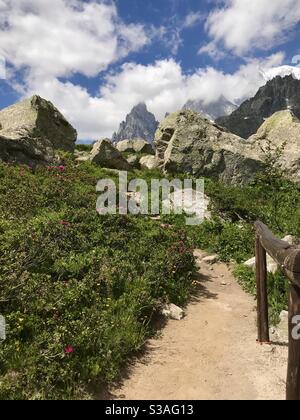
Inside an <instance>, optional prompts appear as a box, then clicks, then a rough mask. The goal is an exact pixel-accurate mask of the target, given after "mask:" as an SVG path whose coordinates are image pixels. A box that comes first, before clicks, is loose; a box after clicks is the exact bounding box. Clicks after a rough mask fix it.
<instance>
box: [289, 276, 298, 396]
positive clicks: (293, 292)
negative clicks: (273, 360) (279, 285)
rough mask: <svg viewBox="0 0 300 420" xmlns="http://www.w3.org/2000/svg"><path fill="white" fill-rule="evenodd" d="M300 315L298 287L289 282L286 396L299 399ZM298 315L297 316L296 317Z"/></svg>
mask: <svg viewBox="0 0 300 420" xmlns="http://www.w3.org/2000/svg"><path fill="white" fill-rule="evenodd" d="M299 316H300V287H298V286H294V285H293V284H290V296H289V362H288V374H287V390H286V398H287V400H288V401H300V334H299V333H300V329H299V328H298V329H297V328H296V327H297V322H299ZM297 317H298V318H297Z"/></svg>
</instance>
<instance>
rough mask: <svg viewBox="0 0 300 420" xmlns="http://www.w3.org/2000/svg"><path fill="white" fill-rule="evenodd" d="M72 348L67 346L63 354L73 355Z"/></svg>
mask: <svg viewBox="0 0 300 420" xmlns="http://www.w3.org/2000/svg"><path fill="white" fill-rule="evenodd" d="M74 351H75V350H74V347H72V346H67V347H66V348H65V354H73V353H74Z"/></svg>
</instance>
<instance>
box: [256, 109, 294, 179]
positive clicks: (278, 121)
mask: <svg viewBox="0 0 300 420" xmlns="http://www.w3.org/2000/svg"><path fill="white" fill-rule="evenodd" d="M249 142H250V143H252V144H253V145H254V147H256V149H259V150H261V149H264V150H268V148H269V146H270V147H271V149H273V150H276V149H279V150H280V149H281V148H282V153H281V154H280V155H279V156H278V161H277V163H278V165H280V166H281V168H282V169H283V170H284V172H285V174H286V176H287V177H288V178H290V179H291V180H293V181H296V182H300V120H299V119H298V118H297V117H296V116H295V115H294V114H293V112H292V111H290V110H285V111H280V112H277V113H275V114H273V115H272V117H270V118H268V119H267V120H266V121H265V122H264V124H263V125H262V126H261V127H260V128H259V130H258V132H257V133H256V134H254V135H253V136H252V137H250V139H249ZM283 146H284V147H283ZM262 157H263V155H262Z"/></svg>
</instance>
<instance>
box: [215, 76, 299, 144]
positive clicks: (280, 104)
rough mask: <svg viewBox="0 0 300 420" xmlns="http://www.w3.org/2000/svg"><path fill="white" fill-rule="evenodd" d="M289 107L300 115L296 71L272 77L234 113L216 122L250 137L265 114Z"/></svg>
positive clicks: (262, 121)
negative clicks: (284, 75) (293, 73)
mask: <svg viewBox="0 0 300 420" xmlns="http://www.w3.org/2000/svg"><path fill="white" fill-rule="evenodd" d="M286 109H289V110H291V111H293V113H294V114H295V115H296V116H297V117H298V118H300V80H298V79H296V78H295V77H294V76H293V75H289V76H286V77H280V76H277V77H275V78H274V79H272V80H270V81H269V82H268V83H267V84H266V85H265V86H263V87H262V88H260V89H259V91H258V92H257V94H256V95H255V97H254V98H251V99H249V100H247V101H246V102H244V103H243V104H242V105H241V106H240V107H239V108H238V109H237V110H236V111H234V112H233V113H232V114H231V115H229V116H225V117H222V118H218V119H217V120H216V123H217V124H218V125H221V126H223V127H225V128H227V129H228V130H229V131H231V132H232V133H234V134H237V135H238V136H240V137H243V138H245V139H247V138H248V137H250V136H251V135H252V134H254V133H256V132H257V130H258V129H259V127H260V126H261V125H262V124H263V123H264V121H265V119H266V118H269V117H270V116H272V115H273V114H274V113H275V112H278V111H283V110H286Z"/></svg>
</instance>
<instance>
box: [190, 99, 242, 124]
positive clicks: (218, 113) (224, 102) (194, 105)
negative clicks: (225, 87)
mask: <svg viewBox="0 0 300 420" xmlns="http://www.w3.org/2000/svg"><path fill="white" fill-rule="evenodd" d="M183 109H184V110H188V109H190V110H191V111H195V112H198V113H199V114H201V115H202V116H203V117H204V118H207V119H208V120H211V121H215V120H216V119H217V118H219V117H222V116H224V115H230V114H231V113H232V112H233V111H235V110H236V109H237V106H236V105H235V104H233V103H232V102H230V101H229V100H228V99H226V98H225V96H224V95H221V96H220V98H219V99H218V100H217V101H215V102H211V103H209V104H206V103H205V102H204V101H203V100H202V99H198V100H190V101H188V102H187V103H186V104H185V105H184V107H183Z"/></svg>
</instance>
